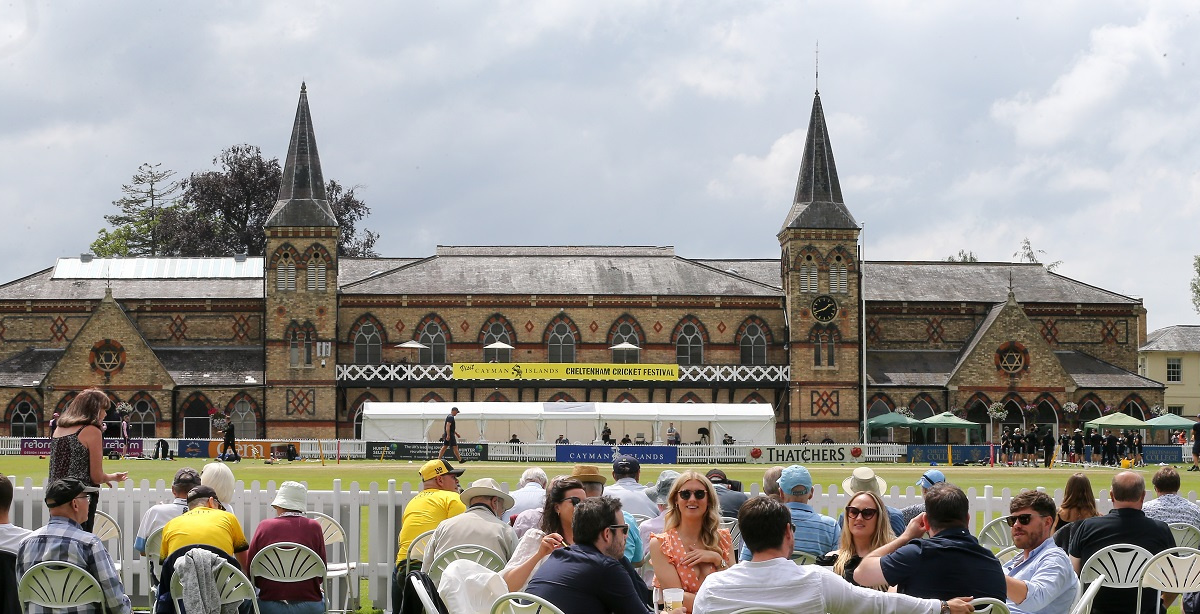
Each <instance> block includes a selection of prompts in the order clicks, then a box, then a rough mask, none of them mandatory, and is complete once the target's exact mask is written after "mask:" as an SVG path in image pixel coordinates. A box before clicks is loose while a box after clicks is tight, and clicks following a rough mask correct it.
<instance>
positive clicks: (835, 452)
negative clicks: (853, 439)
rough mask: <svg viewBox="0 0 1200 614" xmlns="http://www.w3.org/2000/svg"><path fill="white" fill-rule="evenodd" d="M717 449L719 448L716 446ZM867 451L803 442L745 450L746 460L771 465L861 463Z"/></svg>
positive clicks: (851, 447)
mask: <svg viewBox="0 0 1200 614" xmlns="http://www.w3.org/2000/svg"><path fill="white" fill-rule="evenodd" d="M717 449H718V450H719V449H720V448H717ZM866 458H867V453H866V451H865V450H863V449H862V446H858V445H853V444H852V445H841V444H837V445H830V444H804V445H790V446H755V447H753V448H750V449H749V450H748V451H747V452H746V462H748V463H767V464H771V465H783V464H795V465H811V464H816V463H861V462H863V461H865V460H866Z"/></svg>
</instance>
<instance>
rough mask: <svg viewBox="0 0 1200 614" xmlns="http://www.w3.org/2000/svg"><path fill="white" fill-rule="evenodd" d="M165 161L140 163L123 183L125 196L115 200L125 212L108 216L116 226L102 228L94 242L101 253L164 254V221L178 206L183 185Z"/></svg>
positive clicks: (95, 248)
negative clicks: (165, 164)
mask: <svg viewBox="0 0 1200 614" xmlns="http://www.w3.org/2000/svg"><path fill="white" fill-rule="evenodd" d="M161 167H162V163H161V162H160V163H158V164H150V163H149V162H147V163H144V164H142V165H141V166H138V170H137V172H136V173H134V174H133V180H132V181H131V182H130V183H128V184H125V185H123V186H121V191H122V192H123V193H124V194H125V196H123V197H121V198H119V199H117V200H114V201H113V205H114V206H116V207H118V208H119V209H120V210H121V212H120V213H114V214H112V215H106V216H104V220H105V221H107V222H108V223H109V224H111V225H112V227H113V228H112V230H111V231H110V230H108V229H106V228H105V229H101V230H100V232H99V233H98V236H97V237H96V240H95V241H93V242H92V252H93V253H95V254H96V255H97V256H104V257H109V256H157V255H159V254H160V252H161V250H160V246H159V243H160V238H161V237H160V229H159V226H160V223H161V221H162V215H163V213H164V212H165V211H166V210H168V209H171V208H172V207H174V206H175V202H176V198H177V197H178V195H179V193H180V190H181V189H182V187H183V184H182V182H181V181H175V180H172V177H174V176H175V171H172V170H164V169H163V168H161Z"/></svg>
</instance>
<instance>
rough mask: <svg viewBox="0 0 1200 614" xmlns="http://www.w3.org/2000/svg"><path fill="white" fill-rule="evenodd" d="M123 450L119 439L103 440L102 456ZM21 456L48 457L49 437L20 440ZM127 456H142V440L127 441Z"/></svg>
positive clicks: (122, 444) (122, 443)
mask: <svg viewBox="0 0 1200 614" xmlns="http://www.w3.org/2000/svg"><path fill="white" fill-rule="evenodd" d="M123 450H124V442H122V441H121V440H120V439H105V440H104V455H105V456H108V455H109V454H111V453H113V452H116V453H117V454H120V453H121V452H122V451H123ZM21 454H22V455H25V456H49V454H50V438H49V437H31V438H22V439H21ZM128 454H129V456H141V455H142V440H141V439H130V440H129V452H128Z"/></svg>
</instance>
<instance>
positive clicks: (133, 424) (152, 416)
mask: <svg viewBox="0 0 1200 614" xmlns="http://www.w3.org/2000/svg"><path fill="white" fill-rule="evenodd" d="M129 406H130V407H131V409H130V410H129V414H128V418H129V437H130V438H131V439H154V438H155V437H156V434H157V432H158V417H159V416H160V415H161V414H162V411H161V409H160V408H159V406H158V401H157V400H156V399H155V398H154V397H152V396H150V393H148V392H146V391H139V392H137V393H135V394H134V395H133V396H131V397H129Z"/></svg>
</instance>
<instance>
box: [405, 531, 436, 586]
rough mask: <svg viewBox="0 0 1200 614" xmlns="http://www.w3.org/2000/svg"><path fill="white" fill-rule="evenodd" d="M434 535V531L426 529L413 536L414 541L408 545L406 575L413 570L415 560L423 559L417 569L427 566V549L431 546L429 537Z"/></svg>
mask: <svg viewBox="0 0 1200 614" xmlns="http://www.w3.org/2000/svg"><path fill="white" fill-rule="evenodd" d="M431 537H433V531H432V530H429V531H426V532H424V533H422V534H420V535H418V536H416V537H414V538H413V540H412V543H410V544H409V545H408V558H407V559H406V560H405V563H404V575H406V576H407V575H408V572H410V571H412V570H413V565H412V562H413V561H421V564H420V565H418V566H417V567H416V569H424V568H425V550H426V549H428V548H429V539H430V538H431Z"/></svg>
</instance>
